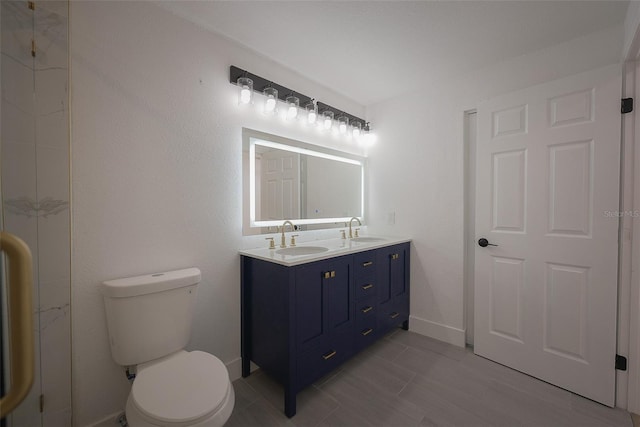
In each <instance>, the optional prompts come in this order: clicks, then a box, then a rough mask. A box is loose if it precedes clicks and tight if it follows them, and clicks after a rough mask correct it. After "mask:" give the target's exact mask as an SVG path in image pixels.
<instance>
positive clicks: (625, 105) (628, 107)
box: [621, 98, 633, 114]
mask: <svg viewBox="0 0 640 427" xmlns="http://www.w3.org/2000/svg"><path fill="white" fill-rule="evenodd" d="M621 106H622V108H621V110H622V114H627V113H630V112H632V111H633V98H622V104H621Z"/></svg>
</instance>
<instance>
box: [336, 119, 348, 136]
mask: <svg viewBox="0 0 640 427" xmlns="http://www.w3.org/2000/svg"><path fill="white" fill-rule="evenodd" d="M347 126H349V118H348V117H347V116H340V117H338V130H339V131H340V133H342V134H345V133H347Z"/></svg>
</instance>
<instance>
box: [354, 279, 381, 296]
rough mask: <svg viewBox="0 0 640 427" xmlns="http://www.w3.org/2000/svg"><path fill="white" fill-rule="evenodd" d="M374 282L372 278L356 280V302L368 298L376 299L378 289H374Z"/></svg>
mask: <svg viewBox="0 0 640 427" xmlns="http://www.w3.org/2000/svg"><path fill="white" fill-rule="evenodd" d="M375 282H376V280H375V277H373V276H372V277H365V278H362V279H356V296H355V298H356V301H360V300H362V299H365V298H370V297H372V298H373V297H377V295H378V288H377V287H376V283H375Z"/></svg>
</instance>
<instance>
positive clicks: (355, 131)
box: [351, 122, 362, 138]
mask: <svg viewBox="0 0 640 427" xmlns="http://www.w3.org/2000/svg"><path fill="white" fill-rule="evenodd" d="M361 130H362V123H360V122H353V123H352V124H351V136H353V137H354V138H360V132H361Z"/></svg>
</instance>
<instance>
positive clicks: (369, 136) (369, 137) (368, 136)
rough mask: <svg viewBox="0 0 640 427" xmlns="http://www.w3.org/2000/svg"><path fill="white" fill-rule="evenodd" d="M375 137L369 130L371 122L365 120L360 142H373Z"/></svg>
mask: <svg viewBox="0 0 640 427" xmlns="http://www.w3.org/2000/svg"><path fill="white" fill-rule="evenodd" d="M375 140H376V138H375V135H374V133H373V132H372V130H371V123H369V122H367V123H366V124H365V125H364V128H363V135H362V142H364V143H365V144H373V143H374V142H375Z"/></svg>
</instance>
